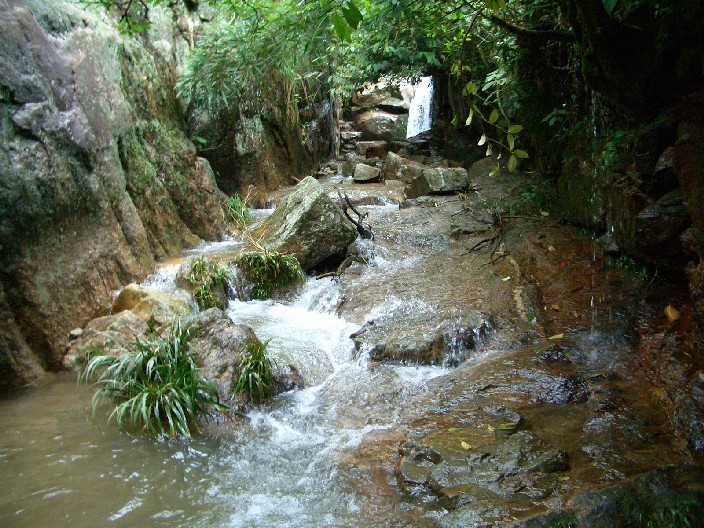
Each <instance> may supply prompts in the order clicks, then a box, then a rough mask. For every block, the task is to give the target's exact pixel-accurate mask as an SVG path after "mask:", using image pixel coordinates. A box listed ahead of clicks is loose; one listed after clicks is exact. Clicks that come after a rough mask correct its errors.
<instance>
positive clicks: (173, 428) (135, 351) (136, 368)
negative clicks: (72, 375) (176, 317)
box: [79, 321, 230, 437]
mask: <svg viewBox="0 0 704 528" xmlns="http://www.w3.org/2000/svg"><path fill="white" fill-rule="evenodd" d="M190 338H191V336H190V333H189V330H188V329H187V328H184V327H183V326H182V325H181V323H180V321H177V322H176V323H174V324H173V325H172V326H171V328H170V330H169V335H168V337H167V338H162V337H160V336H159V335H153V336H151V337H149V338H147V339H144V340H140V339H137V340H136V341H135V342H134V343H133V344H132V345H131V346H130V347H128V349H127V350H125V352H124V354H122V355H120V356H119V357H116V356H109V355H96V356H93V357H92V358H91V359H90V360H89V361H88V364H87V365H86V367H85V368H84V369H83V370H82V371H81V372H80V373H79V381H81V380H82V381H86V382H87V381H89V380H91V379H94V378H97V379H96V382H95V383H96V385H97V390H96V392H95V394H94V396H93V413H94V415H95V413H96V411H97V409H98V407H99V406H100V404H101V402H103V401H104V400H110V401H113V402H115V404H116V405H115V408H114V409H113V410H112V411H111V412H110V414H109V416H108V421H111V420H113V419H114V420H115V421H116V422H117V425H118V426H119V427H120V429H122V430H137V431H140V432H144V433H147V434H150V435H154V436H160V435H164V434H168V435H169V436H176V435H177V434H180V435H183V436H185V437H191V433H192V431H196V430H197V429H198V419H199V418H206V419H207V418H209V417H211V416H213V415H214V414H216V413H221V414H224V415H227V416H229V412H230V409H229V408H228V407H227V406H226V405H224V404H222V403H220V400H219V397H218V392H217V389H216V388H215V385H213V383H212V382H210V381H209V380H207V379H205V378H204V377H202V376H201V374H200V369H199V367H198V364H197V361H196V358H195V356H194V355H193V354H192V353H191V351H190V350H189V340H190Z"/></svg>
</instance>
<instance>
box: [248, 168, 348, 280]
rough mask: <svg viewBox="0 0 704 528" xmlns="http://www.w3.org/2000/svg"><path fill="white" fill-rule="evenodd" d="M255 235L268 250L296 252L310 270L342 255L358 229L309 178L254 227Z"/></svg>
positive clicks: (302, 264) (303, 264)
mask: <svg viewBox="0 0 704 528" xmlns="http://www.w3.org/2000/svg"><path fill="white" fill-rule="evenodd" d="M253 236H254V238H255V239H256V240H259V241H260V242H259V243H260V244H261V245H262V246H264V247H266V248H267V249H269V250H275V251H279V252H289V253H293V254H294V255H296V257H297V258H298V260H299V262H300V263H301V266H302V267H303V268H304V269H306V270H310V269H313V268H315V267H316V266H317V265H318V264H320V263H321V262H323V261H325V260H326V259H328V258H331V257H335V256H339V255H343V254H344V252H345V250H346V249H347V246H348V245H350V244H351V243H352V242H353V241H354V240H355V238H357V230H356V229H355V227H354V225H352V223H351V222H350V221H349V220H347V218H345V216H344V215H343V213H342V210H341V209H340V208H339V207H338V205H336V204H335V203H334V202H333V201H332V200H331V199H330V198H329V197H328V195H327V193H326V191H325V189H324V188H323V187H322V186H321V185H320V184H319V183H318V182H317V181H316V180H315V179H314V178H312V177H310V176H309V177H307V178H305V179H304V180H303V181H301V183H299V184H298V185H297V186H296V187H295V188H294V190H293V191H292V192H291V193H290V194H288V196H286V198H284V200H283V201H282V202H281V204H280V205H279V206H278V207H277V208H276V210H275V211H274V213H273V214H272V215H271V216H270V217H269V218H267V219H266V220H265V221H264V222H263V223H262V224H261V225H260V226H258V227H256V228H255V230H254V233H253ZM340 260H341V259H340Z"/></svg>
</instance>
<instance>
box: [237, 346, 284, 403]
mask: <svg viewBox="0 0 704 528" xmlns="http://www.w3.org/2000/svg"><path fill="white" fill-rule="evenodd" d="M269 341H271V340H268V341H265V342H264V343H261V344H260V343H257V342H255V341H248V342H247V352H245V353H244V354H243V355H242V360H241V361H240V366H239V375H238V378H237V383H235V386H234V387H233V388H232V392H234V393H235V394H245V395H246V396H247V398H248V399H249V400H251V401H253V402H255V403H261V402H263V401H266V400H269V399H271V397H272V396H273V394H274V378H273V374H272V364H271V360H270V359H269V357H268V356H267V352H266V347H267V346H268V345H269Z"/></svg>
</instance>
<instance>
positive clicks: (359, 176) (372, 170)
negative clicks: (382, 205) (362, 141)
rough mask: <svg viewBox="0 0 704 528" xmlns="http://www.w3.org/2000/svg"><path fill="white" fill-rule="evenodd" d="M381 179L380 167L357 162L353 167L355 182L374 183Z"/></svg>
mask: <svg viewBox="0 0 704 528" xmlns="http://www.w3.org/2000/svg"><path fill="white" fill-rule="evenodd" d="M380 179H381V169H377V168H376V167H372V166H370V165H366V164H364V163H358V164H357V165H356V166H355V168H354V181H356V182H357V183H374V182H378V181H379V180H380Z"/></svg>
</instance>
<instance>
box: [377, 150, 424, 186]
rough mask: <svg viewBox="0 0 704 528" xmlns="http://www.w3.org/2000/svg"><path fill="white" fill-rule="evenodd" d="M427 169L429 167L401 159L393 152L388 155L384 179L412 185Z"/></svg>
mask: <svg viewBox="0 0 704 528" xmlns="http://www.w3.org/2000/svg"><path fill="white" fill-rule="evenodd" d="M427 168H428V167H426V166H425V165H423V164H422V163H419V162H417V161H413V160H410V159H407V158H404V157H401V156H399V155H398V154H395V153H393V152H389V153H388V154H387V155H386V166H385V167H384V179H385V180H401V181H403V182H405V183H411V182H412V181H413V179H414V178H417V177H418V176H420V174H421V172H423V169H427Z"/></svg>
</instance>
